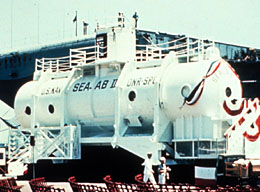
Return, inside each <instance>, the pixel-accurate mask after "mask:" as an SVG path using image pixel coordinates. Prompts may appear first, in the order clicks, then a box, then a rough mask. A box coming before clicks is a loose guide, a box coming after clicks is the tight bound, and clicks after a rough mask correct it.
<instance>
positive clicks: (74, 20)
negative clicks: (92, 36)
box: [73, 11, 78, 37]
mask: <svg viewBox="0 0 260 192" xmlns="http://www.w3.org/2000/svg"><path fill="white" fill-rule="evenodd" d="M74 22H76V37H77V35H78V12H77V11H76V16H75V17H74V19H73V23H74Z"/></svg>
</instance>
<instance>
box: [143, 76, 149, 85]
mask: <svg viewBox="0 0 260 192" xmlns="http://www.w3.org/2000/svg"><path fill="white" fill-rule="evenodd" d="M147 82H148V78H147V77H146V78H145V79H144V81H143V85H147Z"/></svg>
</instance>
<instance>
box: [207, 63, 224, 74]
mask: <svg viewBox="0 0 260 192" xmlns="http://www.w3.org/2000/svg"><path fill="white" fill-rule="evenodd" d="M220 64H221V61H220V62H219V63H218V65H217V67H216V68H215V69H214V71H213V72H212V73H211V74H209V75H206V78H208V77H210V76H211V75H213V74H214V73H215V72H216V71H217V70H218V68H219V66H220Z"/></svg>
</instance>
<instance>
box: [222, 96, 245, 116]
mask: <svg viewBox="0 0 260 192" xmlns="http://www.w3.org/2000/svg"><path fill="white" fill-rule="evenodd" d="M244 102H245V100H243V102H242V103H241V105H240V107H239V109H238V110H231V109H229V107H228V106H227V103H226V101H224V103H223V108H224V109H225V111H226V112H227V114H229V115H232V116H235V115H238V114H240V113H241V112H242V111H243V109H244Z"/></svg>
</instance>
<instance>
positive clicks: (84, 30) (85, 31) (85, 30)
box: [83, 21, 88, 35]
mask: <svg viewBox="0 0 260 192" xmlns="http://www.w3.org/2000/svg"><path fill="white" fill-rule="evenodd" d="M87 33H88V23H86V22H85V21H83V34H84V35H87Z"/></svg>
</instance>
